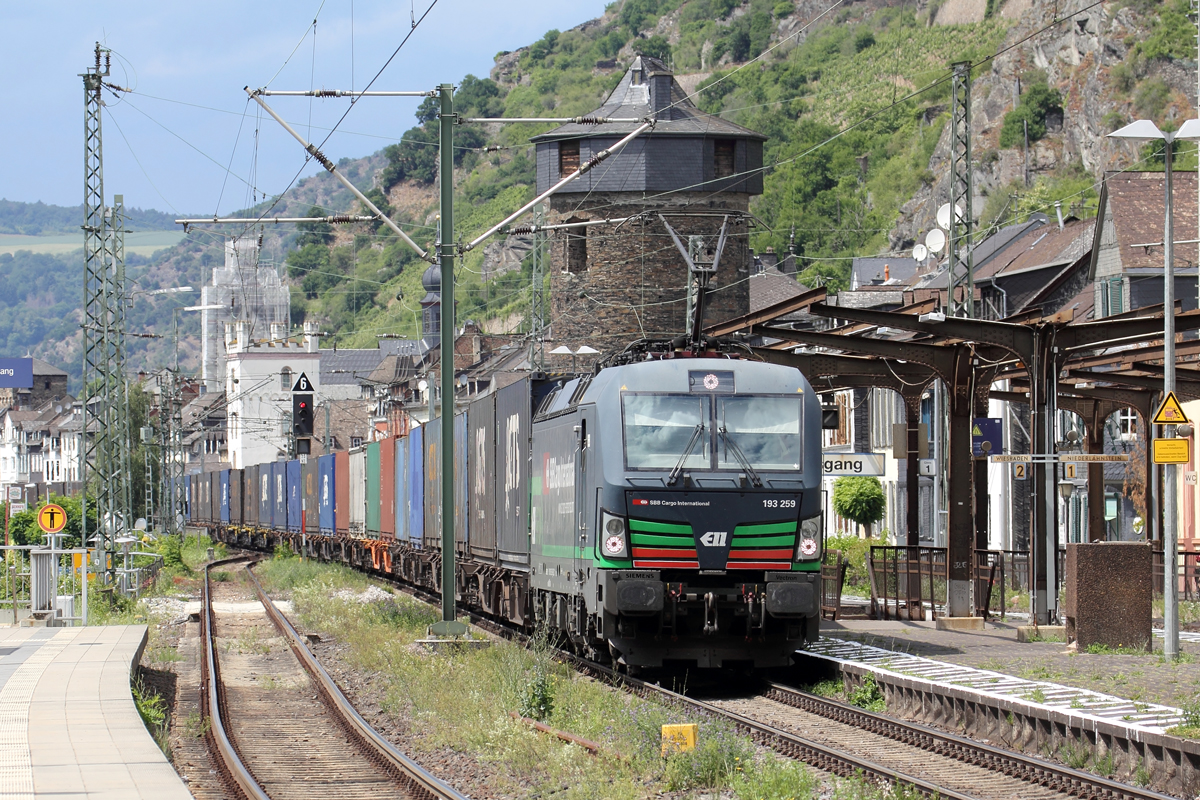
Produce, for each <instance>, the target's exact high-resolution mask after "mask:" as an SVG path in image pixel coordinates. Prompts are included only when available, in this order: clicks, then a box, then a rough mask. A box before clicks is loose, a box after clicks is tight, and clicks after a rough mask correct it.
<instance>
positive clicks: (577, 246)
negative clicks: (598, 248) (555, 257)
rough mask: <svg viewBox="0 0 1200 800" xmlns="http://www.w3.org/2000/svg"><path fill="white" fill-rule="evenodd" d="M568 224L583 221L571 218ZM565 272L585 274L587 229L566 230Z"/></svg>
mask: <svg viewBox="0 0 1200 800" xmlns="http://www.w3.org/2000/svg"><path fill="white" fill-rule="evenodd" d="M569 221H570V222H583V221H584V220H581V219H575V218H572V219H570V220H569ZM566 235H567V272H570V273H573V274H578V273H581V272H587V228H567V229H566Z"/></svg>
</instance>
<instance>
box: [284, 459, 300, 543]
mask: <svg viewBox="0 0 1200 800" xmlns="http://www.w3.org/2000/svg"><path fill="white" fill-rule="evenodd" d="M302 486H303V484H302V482H301V480H300V462H299V461H289V462H287V529H288V530H289V531H292V532H294V533H299V532H300V516H301V514H300V511H301V505H300V489H301V488H302Z"/></svg>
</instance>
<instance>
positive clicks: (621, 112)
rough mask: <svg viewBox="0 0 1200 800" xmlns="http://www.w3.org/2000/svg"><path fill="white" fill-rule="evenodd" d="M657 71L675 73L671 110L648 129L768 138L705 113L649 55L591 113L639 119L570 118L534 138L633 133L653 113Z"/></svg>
mask: <svg viewBox="0 0 1200 800" xmlns="http://www.w3.org/2000/svg"><path fill="white" fill-rule="evenodd" d="M639 70H640V71H641V72H642V74H643V78H642V83H640V84H638V85H634V83H633V75H634V73H635V72H637V71H639ZM655 75H672V77H671V98H670V103H669V104H668V110H667V111H666V112H665V113H660V114H659V116H658V122H657V123H656V124H655V126H654V128H653V130H652V131H649V132H648V133H652V134H653V135H655V136H663V135H667V136H705V135H708V136H735V137H738V138H747V139H759V140H761V141H766V139H767V137H766V136H763V135H762V134H761V133H758V132H757V131H752V130H750V129H749V128H743V127H742V126H741V125H737V124H735V123H732V122H730V121H729V120H725V119H721V118H720V117H716V116H713V115H711V114H705V113H704V112H703V111H701V110H700V109H699V108H697V107H696V104H695V103H693V102H692V101H691V100H689V99H688V95H687V92H685V91H684V90H683V87H681V86H680V85H679V82H678V81H676V80H675V78H674V76H673V73H672V72H671V71H670V70H669V69H668V68H667V65H666V64H664V63H663V62H661V61H659V60H658V59H657V58H652V57H650V56H637V57H636V58H634V60H633V63H632V64H630V65H629V69H627V70H626V71H625V75H624V77H622V78H621V82H620V83H618V84H617V88H616V89H613V91H612V94H610V95H609V96H608V99H607V100H605V101H604V105H602V106H600V108H598V109H596V110H595V111H593V112H591V114H589V115H588V116H595V117H615V118H621V119H627V118H633V119H637V120H639V122H609V123H605V124H603V125H584V124H580V123H576V122H568V123H567V124H565V125H560V126H559V127H557V128H555V129H554V130H552V131H547V132H546V133H543V134H540V135H538V136H534V137H533V138H532V139H531V141H534V142H547V141H553V140H556V139H576V138H580V137H584V136H613V135H618V136H620V135H624V134H627V133H632V132H633V129H634V128H636V127H637V126H638V125H640V124H641V122H640V120H642V119H645V118H646V117H648V116H650V114H651V105H650V78H651V77H653V76H655Z"/></svg>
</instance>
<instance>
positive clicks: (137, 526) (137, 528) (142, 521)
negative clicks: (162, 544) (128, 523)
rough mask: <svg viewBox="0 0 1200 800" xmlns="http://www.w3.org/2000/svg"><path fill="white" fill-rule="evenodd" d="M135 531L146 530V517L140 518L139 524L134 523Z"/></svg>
mask: <svg viewBox="0 0 1200 800" xmlns="http://www.w3.org/2000/svg"><path fill="white" fill-rule="evenodd" d="M133 529H134V530H135V531H144V530H146V518H145V517H138V521H137V522H135V523H133Z"/></svg>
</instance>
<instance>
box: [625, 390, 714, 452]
mask: <svg viewBox="0 0 1200 800" xmlns="http://www.w3.org/2000/svg"><path fill="white" fill-rule="evenodd" d="M621 409H622V413H623V416H624V418H625V466H626V468H628V469H668V470H669V469H673V468H674V467H675V465H676V464H678V463H679V461H680V459H681V458H682V459H683V468H684V469H709V467H710V464H711V455H710V452H711V451H710V449H709V442H710V441H711V436H710V434H709V430H708V429H709V427H710V420H709V416H710V413H711V412H710V403H709V398H707V397H696V396H695V395H691V396H689V395H661V394H625V395H622V396H621ZM697 430H699V435H697ZM689 445H690V446H691V447H690V449H689ZM685 453H687V456H686V457H684V454H685Z"/></svg>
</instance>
